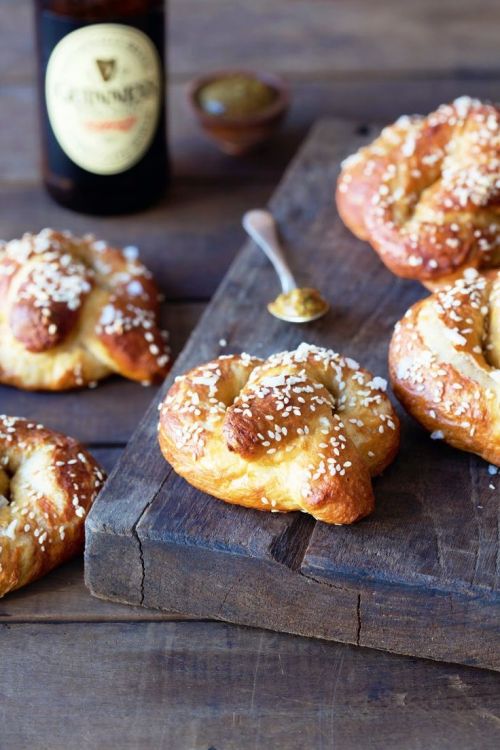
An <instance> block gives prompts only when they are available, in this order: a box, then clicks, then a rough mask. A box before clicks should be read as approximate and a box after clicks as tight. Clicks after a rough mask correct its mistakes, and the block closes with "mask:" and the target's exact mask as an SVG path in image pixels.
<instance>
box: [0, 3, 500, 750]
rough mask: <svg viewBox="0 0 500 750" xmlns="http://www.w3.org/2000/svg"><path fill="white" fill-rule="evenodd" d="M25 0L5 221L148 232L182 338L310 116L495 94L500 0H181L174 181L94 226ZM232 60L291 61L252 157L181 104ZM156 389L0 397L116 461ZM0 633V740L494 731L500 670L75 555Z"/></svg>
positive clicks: (135, 741) (488, 734) (4, 189)
mask: <svg viewBox="0 0 500 750" xmlns="http://www.w3.org/2000/svg"><path fill="white" fill-rule="evenodd" d="M31 5H32V4H31V2H30V1H29V0H2V2H1V5H0V35H1V36H0V110H1V112H2V128H1V129H0V235H1V236H3V237H5V238H11V237H16V236H19V235H20V233H22V232H23V231H25V230H28V229H33V230H37V229H39V228H41V227H43V226H46V225H51V226H55V227H62V228H69V229H72V230H73V231H75V232H78V231H80V230H86V231H88V230H89V229H92V230H93V231H94V232H95V233H97V234H99V235H102V236H103V237H105V238H107V239H109V240H112V241H116V242H118V243H120V242H124V243H125V242H126V243H127V244H130V243H134V244H135V243H137V244H139V246H140V247H141V249H142V255H143V257H144V259H145V260H146V262H147V263H148V264H149V265H150V266H151V268H152V269H153V271H154V272H155V274H156V275H157V277H158V279H159V281H160V283H161V285H162V287H163V290H164V291H165V293H166V295H167V298H168V303H167V304H166V305H165V309H164V318H165V323H166V324H167V325H168V327H169V328H170V330H171V333H172V345H173V349H174V351H175V352H178V351H179V350H180V348H181V347H182V345H183V344H184V342H185V340H186V338H187V335H188V333H189V331H190V329H191V328H192V326H193V325H194V323H195V322H196V320H197V319H198V317H199V315H200V314H201V313H202V311H203V309H204V307H205V305H206V302H207V300H208V299H209V298H210V296H211V294H212V293H213V291H214V290H215V288H216V286H217V284H218V283H219V281H220V279H221V277H222V275H223V273H224V271H225V269H226V268H227V266H228V265H229V262H230V261H231V259H232V257H233V256H234V254H235V252H236V251H237V250H238V248H239V246H240V244H241V241H242V239H243V235H242V231H241V229H240V226H239V221H240V216H241V213H242V212H243V210H244V209H247V208H249V207H252V206H256V205H261V204H264V203H265V202H266V200H267V198H268V196H269V195H270V193H271V190H272V188H273V186H274V184H275V183H276V181H277V179H278V178H279V176H280V174H281V172H282V170H283V168H284V166H285V165H286V163H287V161H288V160H289V159H290V158H291V156H292V155H293V153H294V151H295V149H296V147H297V146H298V144H299V142H300V141H301V139H302V138H303V136H304V135H305V133H306V132H307V129H308V128H309V126H310V125H311V124H312V122H313V121H314V120H315V119H316V118H317V117H319V116H324V115H334V116H337V117H338V116H341V117H353V118H355V119H358V120H359V119H362V120H363V121H366V122H369V121H372V120H377V121H378V120H382V121H388V120H390V119H391V118H394V117H396V116H397V115H399V114H401V113H402V112H410V111H427V110H429V109H430V108H432V107H434V105H436V104H438V103H440V102H441V101H444V100H447V99H450V98H452V97H455V96H457V95H460V94H462V93H469V94H472V95H478V96H485V97H495V96H497V98H498V91H497V84H496V81H497V80H498V68H499V60H498V24H499V22H500V9H499V7H498V3H496V2H495V0H476V2H475V3H474V4H471V3H466V2H461V1H460V2H458V1H457V0H443V1H442V2H441V3H436V2H435V0H420V1H419V2H415V3H411V4H407V3H401V2H398V0H385V1H384V2H380V3H377V4H376V8H375V4H373V3H370V2H369V0H337V2H335V3H329V2H326V1H325V0H295V1H294V2H291V0H288V2H287V0H253V2H252V3H243V2H234V0H232V1H231V2H229V0H172V2H171V3H170V6H171V23H170V36H169V38H170V60H171V64H170V73H171V83H170V88H169V106H170V141H171V149H172V154H173V157H174V168H175V180H174V185H173V187H172V190H171V191H170V194H169V196H168V198H166V199H165V201H164V202H163V203H162V204H161V205H159V206H157V207H155V208H154V209H152V210H151V211H148V212H145V213H144V214H141V215H136V216H131V217H128V218H124V219H99V220H96V219H92V218H89V217H85V216H80V215H76V214H73V213H70V212H67V211H65V210H63V209H61V208H58V207H57V206H55V205H54V204H53V203H51V202H50V200H49V199H48V197H47V196H46V195H45V194H44V192H43V190H42V189H41V188H40V184H39V176H38V166H37V143H36V131H37V114H36V98H35V97H36V91H35V85H34V55H33V42H32V38H33V37H32V27H31ZM231 65H241V66H249V67H252V66H259V67H262V68H268V69H270V70H274V71H277V72H281V73H283V74H285V75H286V76H287V77H288V79H289V80H290V83H291V85H292V91H293V106H292V110H291V112H290V115H289V118H288V120H287V123H286V126H285V127H284V129H283V131H282V133H281V135H280V136H279V137H277V138H276V139H275V140H274V141H273V142H272V143H270V144H269V145H268V146H267V147H266V148H265V149H263V150H262V151H261V152H260V153H258V154H255V155H254V156H252V157H248V158H244V159H241V160H232V159H230V158H229V157H225V156H223V155H221V154H219V153H218V152H217V151H216V150H214V148H213V147H212V146H211V145H209V144H207V143H206V142H205V141H204V140H203V138H201V137H200V135H199V133H198V131H197V128H196V126H195V124H194V123H193V122H192V120H191V118H190V115H189V112H188V110H187V107H186V105H185V101H184V98H185V94H184V88H185V81H186V80H187V79H189V78H190V77H191V76H193V75H195V74H197V73H199V72H200V71H203V70H207V69H213V68H217V67H224V66H231ZM117 393H119V394H120V396H119V401H120V402H118V400H117V397H116V394H117ZM152 396H153V393H152V392H151V391H150V390H146V389H141V388H140V387H138V386H134V385H133V384H130V385H128V384H127V385H124V384H122V385H121V387H120V390H119V391H118V390H117V388H116V383H115V382H113V381H110V382H109V383H107V384H103V385H102V386H101V387H100V388H98V389H97V390H96V391H92V392H89V393H82V394H79V395H78V398H76V397H75V396H68V397H67V396H39V395H37V396H33V395H30V394H23V393H20V392H19V393H18V392H15V391H13V390H11V389H6V388H4V389H0V411H2V412H6V413H16V414H19V415H25V416H30V417H32V418H36V419H37V420H40V421H44V422H45V423H46V424H47V425H49V426H52V427H55V428H59V429H61V430H65V431H67V432H68V433H71V434H74V435H75V436H77V437H79V438H80V439H82V440H84V441H85V442H86V443H88V444H89V445H90V447H91V449H92V450H93V451H94V453H95V455H96V456H97V457H98V458H99V459H100V460H101V461H102V462H103V464H104V465H105V466H106V467H107V468H108V469H109V468H111V467H112V465H113V463H114V462H115V461H116V459H117V456H118V455H119V454H120V451H121V450H122V448H123V446H124V444H125V442H126V441H127V439H128V437H129V435H130V434H131V431H132V430H133V428H134V426H135V424H136V422H137V419H138V418H139V416H140V415H141V413H142V412H143V410H144V408H145V406H146V404H147V403H148V401H149V400H150V398H152ZM121 402H125V403H126V406H125V403H121ZM0 647H1V651H2V658H1V660H0V748H2V750H23V749H24V748H34V749H35V750H38V749H40V750H42V749H44V748H51V750H59V749H60V750H63V749H64V750H71V749H72V748H79V749H81V748H85V749H87V748H88V749H93V748H99V750H108V749H109V750H111V749H114V748H117V747H119V748H122V749H123V750H127V749H129V748H130V749H135V748H139V747H141V748H158V749H160V748H165V749H168V750H209V748H215V749H216V750H247V749H248V750H249V749H250V748H264V747H265V748H277V749H281V748H283V749H284V750H302V749H303V748H330V747H336V748H342V749H343V748H346V749H349V748H354V747H363V748H373V749H375V748H377V749H378V748H380V749H382V748H384V749H392V748H394V749H396V748H397V749H398V750H400V749H401V748H405V750H406V748H410V749H413V748H415V750H417V749H420V748H438V749H439V750H441V749H442V748H443V749H444V748H450V749H451V748H453V750H460V749H462V748H463V749H464V750H465V749H468V748H475V750H477V749H479V748H496V747H498V746H499V743H500V678H499V676H498V675H497V674H495V673H492V672H487V671H482V670H474V669H469V668H461V667H457V666H453V665H445V664H438V663H434V662H428V661H423V660H418V659H409V658H402V657H395V656H390V655H388V654H384V653H379V652H376V651H371V650H368V649H356V648H354V647H349V646H343V645H340V644H339V645H337V644H334V643H326V642H322V641H315V640H308V639H303V638H298V637H292V636H287V635H279V634H275V633H270V632H264V631H258V630H251V629H246V628H243V627H235V626H230V625H225V624H222V623H216V622H206V621H194V620H191V621H188V620H187V619H186V618H183V617H180V616H178V615H172V616H168V615H165V614H164V613H159V612H156V611H150V610H143V609H135V608H129V607H125V606H121V605H117V604H111V603H104V602H102V601H99V600H97V599H93V598H92V597H91V596H90V595H89V594H88V592H87V591H86V589H85V587H84V585H83V577H82V563H81V561H75V562H73V563H71V564H69V565H67V566H65V567H63V568H61V569H59V570H57V571H55V572H54V573H53V574H51V575H49V576H47V578H45V579H44V580H42V581H40V582H38V583H37V584H35V585H33V586H30V587H29V588H27V589H25V590H22V591H20V592H17V593H15V594H13V595H11V596H8V597H6V599H4V600H2V602H1V603H0Z"/></svg>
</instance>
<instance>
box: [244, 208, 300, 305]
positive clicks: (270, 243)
mask: <svg viewBox="0 0 500 750" xmlns="http://www.w3.org/2000/svg"><path fill="white" fill-rule="evenodd" d="M242 224H243V227H244V229H245V230H246V232H247V233H248V234H249V235H250V237H251V238H252V239H253V240H254V242H256V243H257V245H258V246H259V247H260V249H261V250H262V251H263V252H264V253H265V254H266V255H267V257H268V258H269V260H270V261H271V263H272V264H273V266H274V270H275V271H276V273H277V274H278V278H279V280H280V283H281V288H282V290H283V292H284V293H285V294H287V293H288V292H291V291H292V290H293V289H296V288H297V282H296V281H295V279H294V277H293V274H292V272H291V271H290V268H289V266H288V263H287V262H286V260H285V256H284V254H283V250H282V249H281V246H280V243H279V240H278V235H277V232H276V222H275V221H274V217H273V215H272V214H271V213H270V212H269V211H265V210H264V209H259V208H256V209H253V210H252V211H247V212H246V214H245V215H244V216H243V221H242Z"/></svg>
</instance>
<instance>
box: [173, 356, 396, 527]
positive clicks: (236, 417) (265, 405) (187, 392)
mask: <svg viewBox="0 0 500 750" xmlns="http://www.w3.org/2000/svg"><path fill="white" fill-rule="evenodd" d="M385 386H386V383H385V381H384V380H383V379H382V378H378V377H374V376H373V375H371V373H369V372H367V371H366V370H363V369H361V368H360V367H359V365H358V363H357V362H355V361H354V360H352V359H350V358H348V357H342V356H340V355H339V354H336V353H334V352H333V351H331V350H327V349H322V348H319V347H316V346H309V345H307V344H301V346H300V347H299V348H298V349H297V350H296V351H292V352H282V353H281V354H275V355H273V356H271V357H269V359H267V360H265V361H264V360H262V359H258V358H257V357H252V356H249V355H247V354H241V355H233V356H224V357H220V358H219V359H216V360H214V361H213V362H209V363H208V364H206V365H201V366H200V367H196V368H194V369H193V370H191V371H190V372H188V373H187V374H186V375H183V376H181V377H178V378H177V379H176V381H175V383H174V385H173V386H172V387H171V389H170V391H169V392H168V394H167V396H166V398H165V401H164V403H163V405H162V408H161V412H160V424H159V440H160V447H161V450H162V452H163V454H164V456H165V458H166V459H167V461H169V462H170V464H171V465H172V466H173V468H174V469H175V470H176V471H177V473H178V474H180V475H181V476H183V477H184V478H185V479H186V480H187V481H188V482H190V483H191V484H193V485H194V486H195V487H198V488H199V489H201V490H202V491H204V492H207V493H209V494H211V495H214V496H215V497H218V498H220V499H221V500H225V501H227V502H229V503H237V504H239V505H244V506H247V507H250V508H256V509H257V510H267V511H269V510H270V511H291V510H301V511H303V512H305V513H310V514H311V515H313V516H314V517H315V518H317V519H319V520H321V521H325V522H327V523H335V524H344V523H352V522H353V521H356V520H358V519H359V518H362V517H363V516H366V515H367V514H369V513H370V512H371V511H372V510H373V507H374V498H373V489H372V484H371V477H372V476H374V475H376V474H378V473H380V472H381V471H382V470H383V469H384V468H385V467H386V466H387V465H388V464H389V463H390V462H391V461H392V460H393V458H394V456H395V454H396V453H397V450H398V446H399V423H398V419H397V416H396V414H395V412H394V410H393V408H392V406H391V403H390V401H389V399H388V398H387V396H386V395H385V393H384V390H385Z"/></svg>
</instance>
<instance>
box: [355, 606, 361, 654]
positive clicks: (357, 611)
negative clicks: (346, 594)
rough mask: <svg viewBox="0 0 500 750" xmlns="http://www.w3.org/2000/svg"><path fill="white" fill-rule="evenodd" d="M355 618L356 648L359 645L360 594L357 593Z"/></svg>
mask: <svg viewBox="0 0 500 750" xmlns="http://www.w3.org/2000/svg"><path fill="white" fill-rule="evenodd" d="M356 617H357V620H358V628H357V631H356V646H360V645H361V593H358V601H357V602H356Z"/></svg>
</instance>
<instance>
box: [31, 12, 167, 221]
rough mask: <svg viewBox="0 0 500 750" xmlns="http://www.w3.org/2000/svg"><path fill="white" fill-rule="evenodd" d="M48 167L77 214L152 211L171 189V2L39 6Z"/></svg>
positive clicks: (52, 189)
mask: <svg viewBox="0 0 500 750" xmlns="http://www.w3.org/2000/svg"><path fill="white" fill-rule="evenodd" d="M35 5H36V28H37V37H38V40H37V41H38V53H39V86H40V105H41V112H42V168H43V178H44V182H45V185H46V187H47V189H48V191H49V193H50V194H51V195H52V196H53V197H54V198H55V199H56V200H57V201H58V202H59V203H61V204H63V205H64V206H67V207H68V208H72V209H74V210H76V211H82V212H84V213H95V214H112V213H126V212H128V211H134V210H138V209H141V208H144V207H146V206H147V205H149V204H150V203H152V202H153V201H154V200H155V199H156V198H158V197H159V196H160V195H161V194H162V193H163V191H164V189H165V186H166V183H167V180H168V169H169V168H168V157H167V145H166V126H165V119H166V117H165V66H164V61H165V7H164V0H35Z"/></svg>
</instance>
